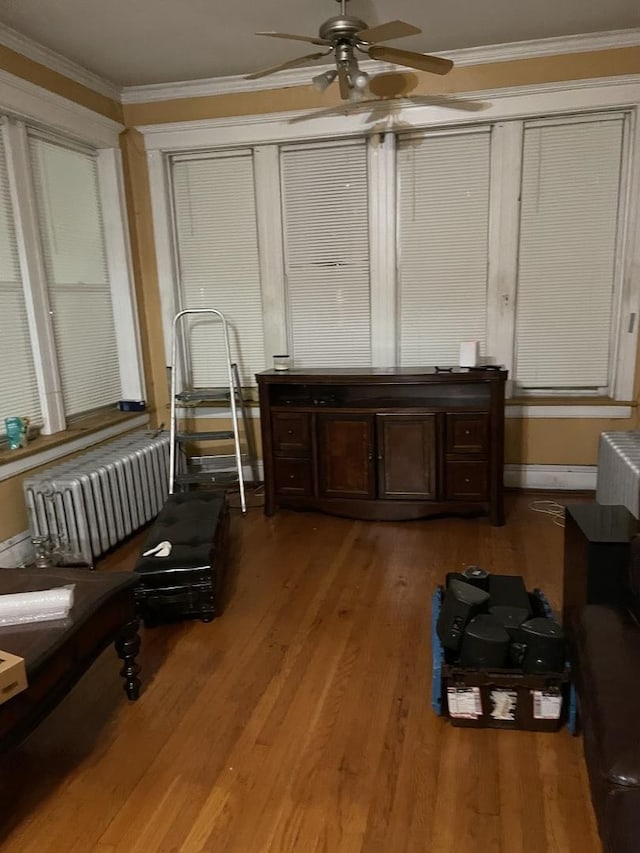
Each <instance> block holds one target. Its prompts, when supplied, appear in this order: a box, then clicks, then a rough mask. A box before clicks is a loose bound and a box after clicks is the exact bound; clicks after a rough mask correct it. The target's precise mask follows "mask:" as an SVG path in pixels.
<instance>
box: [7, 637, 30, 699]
mask: <svg viewBox="0 0 640 853" xmlns="http://www.w3.org/2000/svg"><path fill="white" fill-rule="evenodd" d="M26 689H27V670H26V668H25V665H24V658H20V657H18V656H17V655H12V654H9V652H3V651H2V650H1V649H0V705H2V704H3V702H8V701H9V699H12V698H13V697H14V696H15V695H16V693H20V692H21V691H22V690H26Z"/></svg>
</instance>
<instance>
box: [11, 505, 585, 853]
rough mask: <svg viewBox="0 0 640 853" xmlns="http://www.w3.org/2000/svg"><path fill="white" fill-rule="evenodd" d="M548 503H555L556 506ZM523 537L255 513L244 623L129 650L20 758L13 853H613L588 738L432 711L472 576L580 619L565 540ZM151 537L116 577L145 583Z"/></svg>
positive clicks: (80, 688)
mask: <svg viewBox="0 0 640 853" xmlns="http://www.w3.org/2000/svg"><path fill="white" fill-rule="evenodd" d="M544 497H548V495H545V496H544ZM532 499H533V498H532V497H531V496H527V495H522V494H518V495H514V494H511V495H509V496H508V516H507V519H508V520H507V524H506V526H505V527H502V528H492V527H490V526H489V524H488V522H487V521H486V520H485V519H454V518H452V519H433V520H429V521H420V522H407V523H386V522H385V523H368V522H358V521H350V520H347V519H340V518H331V517H326V516H322V515H315V514H297V513H284V512H283V513H281V514H279V515H277V516H276V517H275V518H273V519H265V518H264V516H263V515H262V512H261V510H259V509H253V510H251V511H250V512H249V515H248V517H247V518H245V519H241V518H239V517H236V518H234V523H233V529H234V541H235V557H234V564H233V567H232V570H231V572H230V578H229V588H230V589H229V599H230V600H229V603H228V607H227V610H226V613H225V614H224V616H223V617H222V618H220V619H217V620H215V621H214V622H213V623H211V624H203V623H200V622H190V623H180V624H176V625H172V626H164V627H160V628H155V629H153V630H149V631H147V632H146V633H145V634H144V637H143V650H142V654H141V658H140V662H141V664H142V666H143V674H142V678H143V690H144V692H143V694H142V696H141V698H140V700H139V701H138V702H137V703H133V704H129V703H128V702H127V700H126V698H125V696H124V693H123V691H122V688H121V684H120V679H119V677H118V673H117V670H118V662H117V659H116V657H115V653H114V652H113V651H112V650H108V651H107V652H105V653H104V654H103V655H102V657H101V658H100V659H99V660H98V661H97V662H96V664H95V665H94V667H93V668H92V669H91V670H90V671H89V672H88V673H87V674H86V675H85V676H84V678H83V679H82V680H81V681H80V683H79V684H78V685H77V687H76V688H75V689H74V690H73V692H72V693H71V694H70V695H69V696H68V697H67V698H66V699H65V700H64V702H63V703H62V704H61V705H60V706H59V707H58V709H57V710H56V711H55V712H54V713H53V714H52V715H51V716H50V717H49V718H48V719H47V720H46V721H45V722H44V723H43V724H42V725H41V726H40V728H39V729H38V730H37V731H36V732H35V733H34V734H33V735H32V736H31V737H30V738H29V740H28V741H26V742H25V743H24V744H23V745H22V746H21V747H20V748H18V749H16V750H15V751H14V752H12V753H11V754H9V755H8V756H5V757H4V758H3V759H2V760H1V761H0V803H1V809H0V850H2V851H3V853H67V851H68V853H155V851H163V853H169V851H172V853H174V851H175V852H176V853H177V852H178V851H179V852H180V853H197V851H215V853H263V851H265V853H266V851H274V852H275V853H321V851H322V853H359V851H366V853H404V851H416V853H418V852H419V853H453V851H455V853H551V851H552V852H553V853H572V851H576V853H595V851H599V850H600V849H601V848H600V845H599V842H598V837H597V832H596V828H595V823H594V818H593V814H592V811H591V805H590V801H589V791H588V784H587V779H586V771H585V767H584V762H583V758H582V743H581V740H580V739H579V738H573V737H571V736H570V735H569V734H568V733H567V732H566V731H564V730H563V731H561V732H558V733H554V734H533V733H528V732H501V731H490V730H486V729H485V730H473V729H462V728H454V727H453V726H451V725H450V724H449V723H447V722H446V721H445V720H443V719H441V718H438V717H436V716H435V715H434V713H433V711H432V710H431V707H430V678H431V663H430V657H431V645H430V640H429V629H430V596H431V594H432V591H433V589H434V588H435V586H436V584H437V583H439V582H440V581H441V580H442V579H443V577H444V574H445V572H447V571H450V570H458V569H461V568H462V567H463V566H466V565H468V564H470V563H474V564H479V565H481V566H484V567H486V568H488V569H491V570H493V571H496V572H502V573H522V574H524V575H525V577H526V579H527V583H528V586H540V587H542V588H544V589H545V590H546V591H547V593H548V594H549V596H550V598H551V600H552V602H553V603H554V605H555V606H557V605H558V604H559V603H560V591H561V576H562V536H563V531H562V529H561V528H560V527H558V526H556V525H554V524H553V522H552V520H551V519H550V518H549V517H548V516H545V515H540V514H537V513H534V512H532V511H531V510H530V509H529V508H528V505H529V503H530V501H531V500H532ZM140 540H141V537H138V538H137V539H134V540H132V541H131V542H129V543H127V544H126V545H125V546H123V547H122V548H121V549H119V551H118V552H117V553H116V554H114V555H111V556H110V557H109V558H107V560H106V561H105V563H104V565H103V567H102V568H106V569H109V568H112V569H113V568H121V569H129V568H131V567H132V565H133V562H134V561H135V558H136V556H137V553H138V551H139V547H140Z"/></svg>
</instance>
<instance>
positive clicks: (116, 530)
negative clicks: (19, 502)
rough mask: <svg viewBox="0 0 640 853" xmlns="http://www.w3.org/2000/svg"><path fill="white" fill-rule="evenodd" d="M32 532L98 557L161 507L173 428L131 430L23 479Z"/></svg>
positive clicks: (81, 555)
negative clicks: (157, 430)
mask: <svg viewBox="0 0 640 853" xmlns="http://www.w3.org/2000/svg"><path fill="white" fill-rule="evenodd" d="M23 489H24V497H25V502H26V505H27V511H28V513H29V524H30V527H31V533H32V535H33V536H59V537H61V538H62V539H64V541H65V543H66V545H67V547H68V550H69V551H70V552H71V553H72V554H73V555H74V559H75V557H76V556H77V558H78V561H79V562H82V563H84V564H86V565H93V561H94V559H95V558H96V557H98V556H100V554H103V553H104V552H105V551H107V550H108V549H109V548H112V547H113V546H114V545H116V544H118V542H121V541H122V540H123V539H124V538H125V537H127V536H129V534H131V533H133V532H134V531H136V530H137V529H138V528H139V527H142V525H143V524H146V523H147V522H149V521H151V520H152V519H153V518H155V516H156V515H157V514H158V513H159V512H160V510H161V509H162V506H163V504H164V502H165V500H166V498H167V495H168V491H169V433H168V432H162V433H159V434H158V435H155V436H154V435H153V434H151V433H147V432H140V431H138V432H131V433H127V434H126V435H123V436H121V437H120V438H117V439H116V440H115V441H112V442H109V443H108V444H103V445H101V446H100V447H97V448H95V449H94V450H90V451H89V452H87V453H83V454H82V455H80V456H76V457H75V458H73V459H70V460H69V461H66V462H62V463H60V464H59V465H55V466H54V467H52V468H48V469H47V470H46V471H42V472H41V473H39V474H36V475H35V476H33V477H27V478H25V480H24V481H23Z"/></svg>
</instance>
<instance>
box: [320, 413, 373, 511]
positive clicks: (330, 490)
mask: <svg viewBox="0 0 640 853" xmlns="http://www.w3.org/2000/svg"><path fill="white" fill-rule="evenodd" d="M374 465H375V462H374V458H373V415H348V414H345V415H334V414H319V415H318V468H319V478H320V481H319V485H320V495H321V497H325V498H373V497H374V496H375V479H374Z"/></svg>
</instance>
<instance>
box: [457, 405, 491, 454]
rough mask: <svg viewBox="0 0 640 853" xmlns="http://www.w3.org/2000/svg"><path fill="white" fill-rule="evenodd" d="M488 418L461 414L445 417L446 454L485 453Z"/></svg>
mask: <svg viewBox="0 0 640 853" xmlns="http://www.w3.org/2000/svg"><path fill="white" fill-rule="evenodd" d="M488 444H489V417H488V415H484V414H471V413H470V414H465V413H462V412H459V413H456V414H448V415H447V453H483V454H484V453H486V452H487V448H488Z"/></svg>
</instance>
